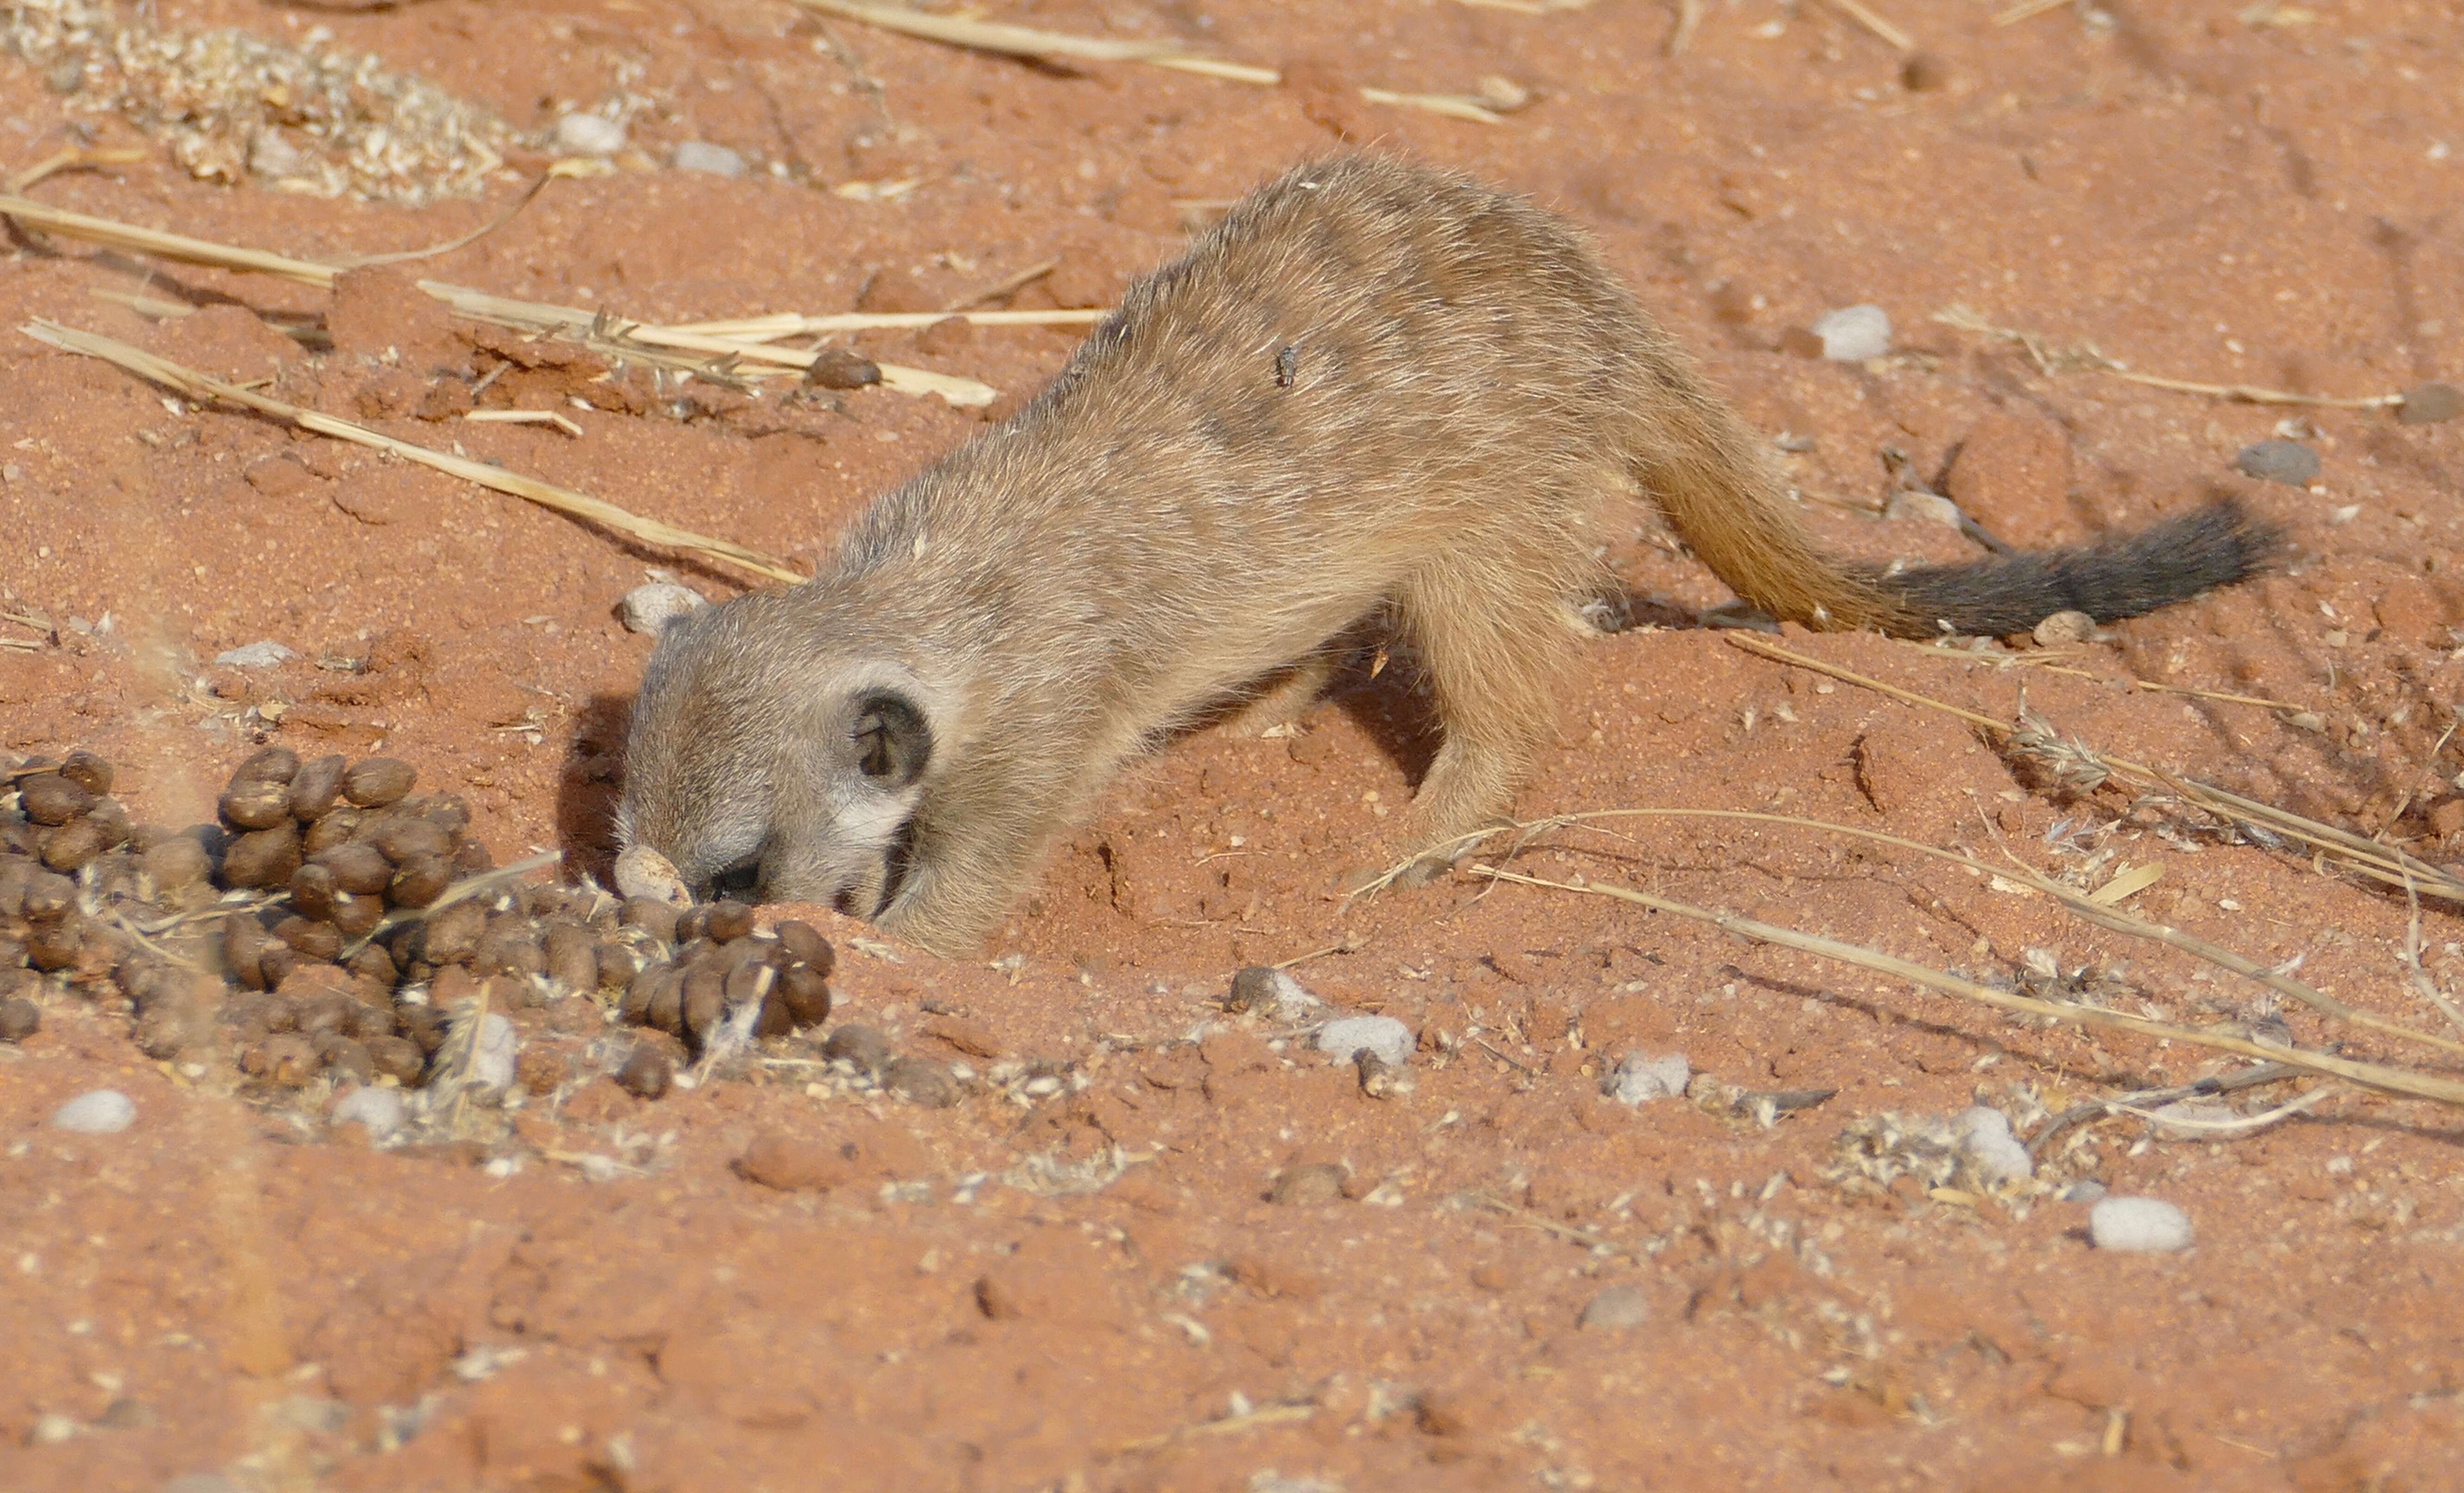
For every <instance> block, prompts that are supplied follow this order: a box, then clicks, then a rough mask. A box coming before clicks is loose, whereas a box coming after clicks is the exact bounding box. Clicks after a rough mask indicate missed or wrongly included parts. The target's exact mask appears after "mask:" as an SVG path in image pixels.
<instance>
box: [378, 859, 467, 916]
mask: <svg viewBox="0 0 2464 1493" xmlns="http://www.w3.org/2000/svg"><path fill="white" fill-rule="evenodd" d="M452 885H453V867H452V865H451V863H450V862H448V861H445V860H444V859H442V858H440V857H437V856H433V855H422V856H413V857H412V858H411V859H409V860H407V861H406V862H404V863H403V867H402V869H400V870H398V871H396V872H394V873H393V881H392V882H391V883H390V884H388V885H387V886H386V888H385V900H386V901H387V902H390V903H392V904H393V905H394V906H395V907H398V908H424V907H426V906H428V905H429V903H431V902H433V901H435V900H436V899H437V898H439V897H441V896H443V895H445V889H446V888H448V887H451V886H452Z"/></svg>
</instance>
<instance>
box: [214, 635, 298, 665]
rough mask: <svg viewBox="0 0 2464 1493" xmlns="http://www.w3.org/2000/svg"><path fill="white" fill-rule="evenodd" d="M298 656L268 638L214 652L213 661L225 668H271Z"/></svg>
mask: <svg viewBox="0 0 2464 1493" xmlns="http://www.w3.org/2000/svg"><path fill="white" fill-rule="evenodd" d="M298 656H299V655H298V654H297V653H294V652H293V651H291V650H290V649H289V648H284V647H283V646H282V645H281V644H279V643H276V642H275V641H274V640H273V639H271V638H268V639H266V640H265V641H263V642H261V643H251V644H247V645H245V646H243V647H240V648H228V649H226V650H224V651H223V652H220V653H217V654H215V655H214V662H215V663H216V664H219V665H221V666H223V667H224V668H227V669H272V668H274V667H275V666H276V665H279V664H285V663H288V662H290V661H291V660H292V659H295V658H297V657H298Z"/></svg>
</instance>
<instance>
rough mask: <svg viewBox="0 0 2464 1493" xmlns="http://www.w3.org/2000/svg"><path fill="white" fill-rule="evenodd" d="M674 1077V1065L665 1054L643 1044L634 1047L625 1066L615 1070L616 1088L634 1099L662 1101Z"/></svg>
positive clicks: (647, 1044)
mask: <svg viewBox="0 0 2464 1493" xmlns="http://www.w3.org/2000/svg"><path fill="white" fill-rule="evenodd" d="M675 1077H676V1065H675V1064H674V1063H673V1062H672V1061H671V1060H670V1059H669V1057H668V1055H667V1054H666V1053H664V1052H661V1051H660V1050H659V1049H658V1048H656V1047H653V1046H651V1045H649V1043H643V1044H642V1045H640V1046H638V1047H635V1048H634V1049H633V1055H632V1056H631V1057H628V1058H627V1059H626V1060H625V1065H624V1066H623V1067H621V1068H618V1069H617V1070H616V1087H619V1088H621V1089H623V1090H625V1092H627V1093H628V1094H631V1095H632V1096H633V1097H634V1098H636V1099H663V1098H665V1097H667V1092H668V1088H669V1087H670V1086H671V1085H672V1084H673V1083H674V1082H675Z"/></svg>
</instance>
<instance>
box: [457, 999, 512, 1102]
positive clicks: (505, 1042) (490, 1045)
mask: <svg viewBox="0 0 2464 1493" xmlns="http://www.w3.org/2000/svg"><path fill="white" fill-rule="evenodd" d="M521 1046H522V1043H521V1039H520V1038H519V1037H517V1036H515V1035H514V1023H513V1022H512V1021H507V1020H506V1019H505V1018H504V1017H503V1016H500V1015H498V1014H497V1013H496V1012H494V1011H491V1012H489V1013H488V1014H487V1015H485V1016H483V1017H481V1018H479V1034H478V1040H477V1041H475V1042H473V1043H472V1044H471V1066H470V1069H469V1071H468V1075H467V1076H468V1079H469V1081H470V1082H471V1083H473V1084H475V1085H479V1086H482V1087H488V1088H505V1087H510V1086H511V1085H512V1084H513V1082H514V1060H515V1058H516V1057H517V1056H519V1055H520V1052H521Z"/></svg>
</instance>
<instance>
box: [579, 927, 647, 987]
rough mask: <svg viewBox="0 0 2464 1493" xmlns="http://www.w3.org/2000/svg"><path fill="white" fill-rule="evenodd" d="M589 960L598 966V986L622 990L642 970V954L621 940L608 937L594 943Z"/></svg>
mask: <svg viewBox="0 0 2464 1493" xmlns="http://www.w3.org/2000/svg"><path fill="white" fill-rule="evenodd" d="M591 960H592V962H593V963H595V964H596V965H597V966H598V988H599V989H601V990H623V989H625V988H626V987H627V986H628V985H630V984H631V983H632V982H633V977H635V976H636V975H639V974H640V973H641V972H642V963H643V960H642V955H640V954H639V953H637V952H635V951H634V950H633V949H632V948H630V947H629V946H627V944H625V943H624V942H622V941H621V940H618V939H614V938H609V939H605V940H604V941H602V942H600V943H597V944H595V945H594V946H593V947H592V950H591Z"/></svg>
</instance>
